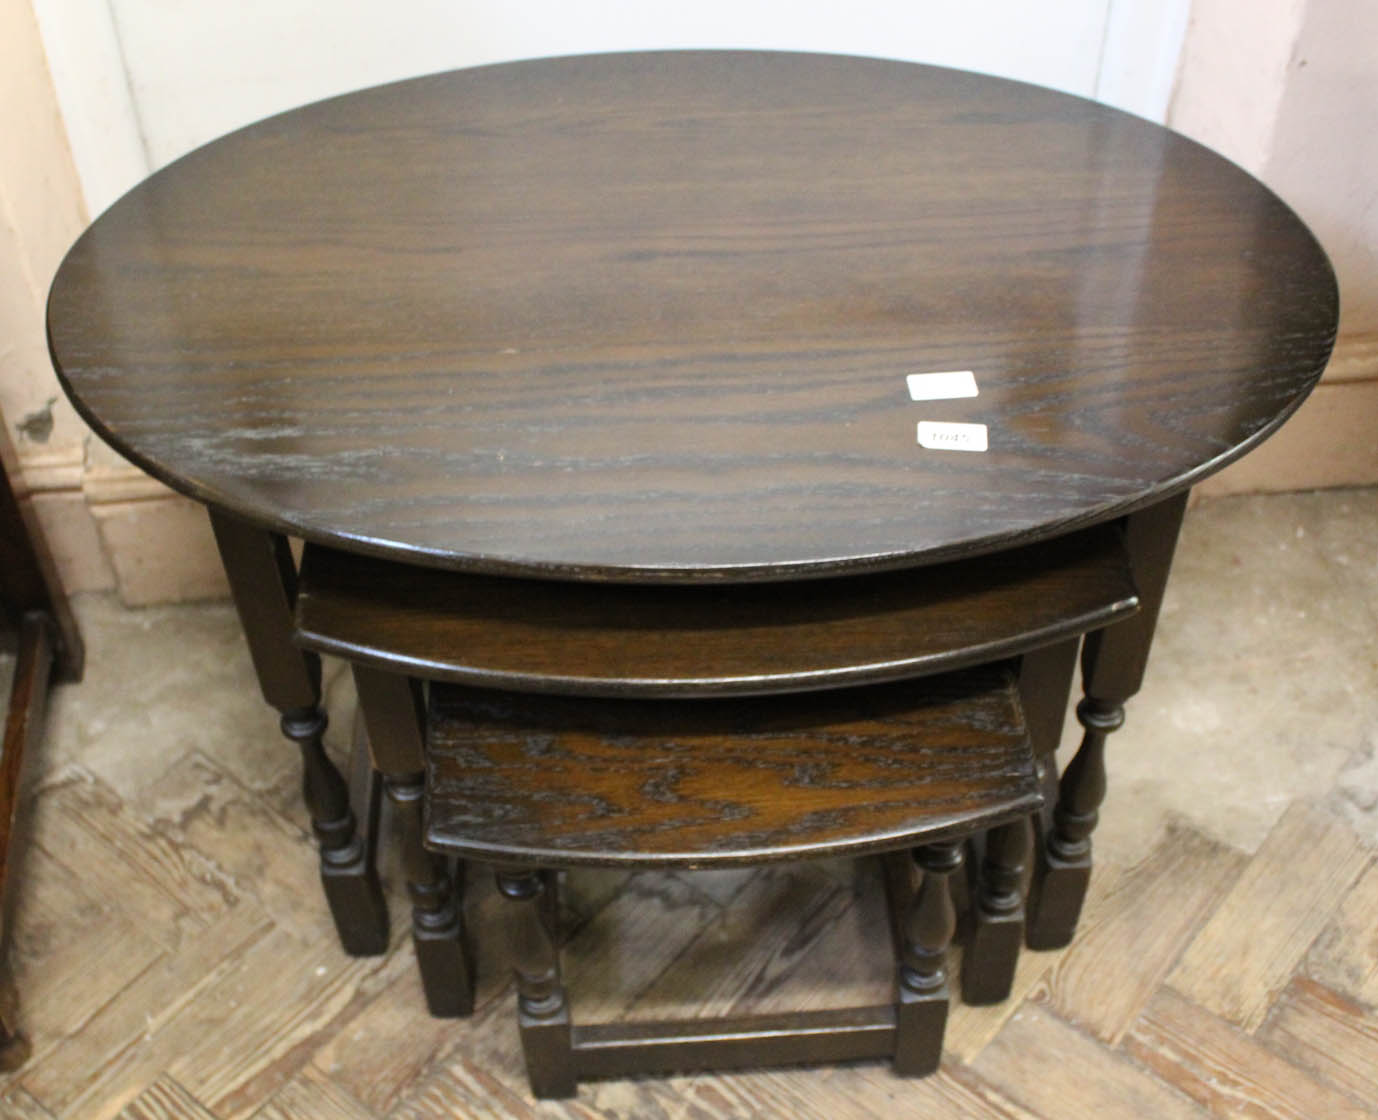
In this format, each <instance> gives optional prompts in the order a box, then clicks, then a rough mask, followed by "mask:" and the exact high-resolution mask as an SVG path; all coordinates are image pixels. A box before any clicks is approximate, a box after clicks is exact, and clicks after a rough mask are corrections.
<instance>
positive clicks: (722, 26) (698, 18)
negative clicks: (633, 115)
mask: <svg viewBox="0 0 1378 1120" xmlns="http://www.w3.org/2000/svg"><path fill="white" fill-rule="evenodd" d="M1189 4H1190V0H1054V2H1052V3H1041V4H1030V3H1028V0H982V2H980V3H974V4H953V3H951V2H950V0H948V2H940V0H851V2H850V3H847V4H839V3H836V2H835V0H790V2H788V3H784V2H781V0H696V2H695V3H692V4H686V3H684V2H683V0H673V2H671V0H598V2H596V3H588V2H584V3H580V2H577V0H525V2H523V3H520V4H516V3H510V2H509V3H500V2H497V0H392V2H390V3H387V4H380V3H377V2H376V0H333V2H332V3H330V4H328V5H323V4H321V3H319V0H317V2H307V0H239V2H238V3H234V4H202V3H191V2H182V3H175V2H173V0H34V7H35V10H36V11H37V13H38V16H39V22H40V25H41V26H42V29H43V34H44V38H45V41H46V42H47V44H48V51H49V60H50V65H51V67H52V70H53V74H54V79H55V82H56V85H57V88H58V93H59V100H60V102H61V105H62V108H63V113H64V115H65V117H66V119H67V122H68V131H69V134H70V136H71V142H72V148H73V153H74V156H75V159H76V164H77V167H78V170H79V172H80V175H81V179H82V183H83V187H84V189H85V191H86V197H87V201H88V204H89V206H90V208H91V211H92V213H93V214H94V213H98V212H99V211H100V210H103V209H104V208H105V207H106V206H108V205H109V204H110V203H111V202H112V201H114V199H115V198H116V197H118V196H119V195H120V194H121V193H123V192H124V191H125V190H127V189H128V188H129V187H131V186H133V185H134V184H135V183H136V182H138V180H139V179H140V178H142V177H143V176H144V175H145V174H147V173H148V172H149V171H150V170H153V169H155V168H157V167H160V166H162V165H163V164H165V163H167V162H169V161H170V160H172V159H174V158H176V157H177V156H179V155H181V154H183V153H184V152H186V151H188V150H190V149H191V148H194V147H196V146H197V145H199V144H203V143H205V142H206V141H208V140H211V139H213V138H215V137H216V136H219V135H221V134H222V133H224V132H227V131H229V130H230V129H233V128H236V127H238V126H240V125H243V124H246V123H248V122H249V121H252V120H255V119H258V118H260V117H263V116H266V115H268V114H270V113H275V112H278V111H280V110H282V109H286V108H289V107H291V106H294V105H299V104H302V103H304V102H308V101H313V100H316V99H317V98H321V97H325V96H329V95H331V94H336V93H341V92H344V91H346V90H350V89H357V88H361V87H363V86H368V85H373V84H376V83H379V82H385V81H391V80H393V79H396V78H402V77H409V76H412V75H415V74H423V73H427V72H430V71H435V70H445V69H450V68H452V67H457V66H473V65H479V64H482V63H489V62H499V61H507V60H510V59H516V58H529V57H537V56H541V55H552V54H577V53H584V52H591V51H607V50H632V49H641V48H666V47H756V48H776V49H791V50H808V51H835V52H841V53H851V54H863V55H878V56H883V57H891V58H904V59H913V60H916V61H922V62H932V63H938V64H942V65H947V66H956V67H962V68H966V69H973V70H982V71H986V72H989V73H995V74H1001V75H1004V76H1007V77H1014V78H1020V79H1023V80H1025V81H1030V82H1036V83H1039V84H1041V85H1047V86H1053V87H1055V88H1057V89H1062V90H1066V91H1069V92H1072V93H1077V94H1081V95H1083V96H1087V97H1100V98H1101V99H1102V100H1105V101H1107V102H1108V103H1110V104H1114V105H1118V106H1120V107H1122V108H1126V109H1129V110H1130V111H1133V112H1138V113H1140V114H1142V115H1144V116H1148V117H1150V118H1153V119H1157V120H1161V119H1162V118H1163V113H1164V112H1165V110H1166V106H1167V102H1168V95H1169V92H1170V90H1171V86H1172V81H1173V75H1174V73H1175V68H1176V61H1177V54H1178V50H1179V47H1180V43H1181V37H1182V30H1183V28H1184V27H1185V25H1186V12H1187V9H1188V7H1189Z"/></svg>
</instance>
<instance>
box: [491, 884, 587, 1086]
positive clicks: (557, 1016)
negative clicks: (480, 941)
mask: <svg viewBox="0 0 1378 1120" xmlns="http://www.w3.org/2000/svg"><path fill="white" fill-rule="evenodd" d="M497 884H498V891H499V893H501V894H502V896H503V897H504V898H506V899H509V900H510V901H511V902H512V903H513V904H514V905H513V907H512V909H513V910H514V911H515V912H514V913H513V914H512V958H513V967H514V970H515V972H516V981H517V1025H518V1028H519V1029H520V1031H521V1038H522V1053H523V1054H524V1055H525V1056H526V1072H527V1076H528V1077H529V1078H530V1079H531V1091H532V1093H534V1094H535V1095H536V1096H537V1097H541V1098H544V1099H549V1098H562V1097H572V1096H574V1094H575V1092H576V1091H577V1089H578V1077H577V1071H576V1069H575V1064H574V1050H573V1036H572V1028H571V1026H570V1019H569V999H568V997H567V996H566V994H565V988H564V981H563V979H562V978H561V976H560V943H559V936H558V932H557V930H556V928H555V923H556V921H557V911H558V897H557V895H556V892H555V884H556V878H555V874H554V872H548V871H534V870H526V869H513V870H499V871H498V872H497Z"/></svg>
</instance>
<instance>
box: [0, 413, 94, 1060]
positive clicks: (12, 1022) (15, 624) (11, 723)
mask: <svg viewBox="0 0 1378 1120" xmlns="http://www.w3.org/2000/svg"><path fill="white" fill-rule="evenodd" d="M22 479H23V476H22V475H21V473H20V471H19V463H18V459H17V456H16V455H15V452H14V448H13V445H12V444H11V443H10V438H9V432H8V429H7V427H6V425H5V421H4V418H3V417H2V416H0V612H3V615H4V621H5V622H6V623H7V624H8V625H9V626H10V627H11V628H13V629H16V630H17V631H18V635H19V640H18V652H17V657H16V659H15V667H14V681H13V684H12V685H11V688H10V697H9V707H8V708H7V709H6V715H5V730H4V739H3V745H2V746H0V954H3V953H6V952H7V951H8V944H7V940H6V939H7V937H8V932H9V920H8V912H7V910H8V906H7V900H8V897H9V894H10V880H11V871H12V869H14V868H16V866H17V864H18V863H19V856H20V853H19V852H18V851H17V850H16V845H15V839H16V837H15V834H16V832H17V831H19V829H18V823H19V807H20V805H19V794H20V784H21V779H22V774H23V766H24V760H25V758H26V757H28V756H30V755H32V753H33V750H34V748H35V747H36V746H37V744H38V740H39V737H40V736H41V735H42V731H43V715H44V711H45V708H46V706H47V698H48V684H49V680H50V677H51V676H53V675H55V676H56V677H57V679H60V680H73V681H74V680H80V678H81V671H82V663H83V659H84V649H83V646H82V641H81V634H80V632H79V631H78V630H77V625H76V619H75V617H74V616H73V614H72V609H71V605H70V604H69V603H68V601H67V596H66V593H65V592H64V591H63V588H62V581H61V580H60V578H59V577H58V574H57V566H56V565H55V564H54V563H53V559H52V556H51V555H50V553H49V552H48V548H47V543H46V542H45V540H44V538H43V533H42V530H41V527H40V526H39V524H38V518H37V515H36V514H35V512H34V510H33V508H32V506H31V505H30V503H29V502H27V501H26V500H24V492H23V490H22ZM18 1003H19V999H18V994H17V993H16V992H15V990H14V986H13V981H12V980H11V978H10V975H9V969H8V966H7V965H2V964H0V1070H12V1069H15V1068H17V1067H18V1066H20V1065H21V1064H23V1062H24V1061H25V1059H26V1058H27V1057H28V1054H29V1044H28V1042H27V1040H25V1038H24V1036H23V1035H22V1034H20V1033H19V1029H18Z"/></svg>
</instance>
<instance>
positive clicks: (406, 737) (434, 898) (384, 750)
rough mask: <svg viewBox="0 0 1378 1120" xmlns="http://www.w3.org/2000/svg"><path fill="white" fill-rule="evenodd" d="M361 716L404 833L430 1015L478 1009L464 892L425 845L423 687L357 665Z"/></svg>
mask: <svg viewBox="0 0 1378 1120" xmlns="http://www.w3.org/2000/svg"><path fill="white" fill-rule="evenodd" d="M354 683H355V685H356V686H357V687H358V690H359V711H360V712H361V713H362V715H363V720H364V726H365V728H366V730H367V732H368V742H369V751H370V753H371V754H372V757H373V766H374V769H376V770H377V771H379V772H380V773H381V774H382V775H383V790H384V792H385V794H386V796H387V799H388V803H389V804H390V805H391V806H392V809H393V812H394V814H395V815H396V818H397V821H398V823H399V824H400V826H401V829H402V861H403V865H404V867H405V868H406V876H407V892H408V893H409V894H410V895H411V900H412V943H413V944H414V945H415V946H416V963H417V967H418V968H419V969H420V970H421V984H422V987H423V988H424V989H425V992H426V1004H427V1006H428V1007H429V1008H430V1011H431V1014H432V1015H438V1016H445V1017H457V1016H462V1015H468V1014H469V1013H470V1012H471V1011H473V1009H474V966H473V960H472V954H471V950H470V947H469V939H468V937H467V936H466V935H465V929H464V919H463V913H462V910H461V905H460V904H461V891H460V889H459V883H458V881H457V878H456V877H454V876H452V875H451V874H450V866H449V860H448V859H447V858H446V857H445V856H443V855H440V854H439V853H437V852H431V851H428V850H427V849H426V848H425V846H424V845H423V843H422V840H423V836H422V826H421V807H422V801H423V800H424V796H425V790H426V773H425V769H426V756H425V730H424V728H425V723H424V717H423V712H424V710H425V708H424V704H423V702H422V698H421V685H420V682H419V681H416V680H413V679H411V678H409V677H404V676H400V675H398V674H396V673H385V672H380V671H379V670H377V669H369V668H367V667H365V666H363V665H355V666H354Z"/></svg>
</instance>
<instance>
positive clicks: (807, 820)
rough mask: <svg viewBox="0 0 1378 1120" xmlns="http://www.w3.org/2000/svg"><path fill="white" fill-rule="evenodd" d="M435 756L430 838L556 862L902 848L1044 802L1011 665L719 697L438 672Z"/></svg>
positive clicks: (463, 848) (717, 859) (448, 845)
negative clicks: (475, 682)
mask: <svg viewBox="0 0 1378 1120" xmlns="http://www.w3.org/2000/svg"><path fill="white" fill-rule="evenodd" d="M667 729H671V730H667ZM426 762H427V781H426V797H427V801H426V810H427V813H426V816H427V828H426V842H427V844H428V846H430V847H432V848H435V849H438V850H442V851H449V852H452V853H457V854H462V855H464V856H466V857H472V858H478V859H485V860H488V861H490V862H498V863H502V862H525V863H537V864H541V865H542V866H553V867H562V866H569V865H576V864H594V865H597V864H604V865H616V864H623V865H635V864H649V865H654V866H660V865H664V866H708V865H713V864H728V863H734V862H747V863H757V862H765V861H769V860H783V859H808V858H821V857H823V856H827V855H832V854H838V853H853V852H864V851H878V850H883V849H886V848H902V847H909V846H912V845H913V844H914V843H916V842H923V841H927V840H938V839H942V838H945V837H950V836H952V835H963V834H964V833H967V832H971V831H973V830H974V829H976V828H980V827H985V826H986V825H989V824H995V823H999V822H1000V821H1003V820H1009V819H1012V818H1014V817H1015V816H1018V815H1019V814H1020V813H1029V812H1031V811H1032V810H1033V809H1035V808H1036V807H1037V806H1038V804H1039V803H1040V798H1039V793H1038V786H1037V781H1036V779H1035V777H1034V772H1033V756H1032V753H1031V751H1030V748H1029V742H1028V735H1027V732H1026V731H1025V728H1024V724H1023V720H1022V718H1021V716H1020V711H1019V702H1018V698H1017V696H1016V692H1015V684H1014V679H1013V675H1012V674H1011V673H1010V672H1009V671H1008V670H1007V668H1006V667H1001V666H996V667H994V668H985V669H972V670H967V671H965V672H962V673H955V674H949V675H946V676H943V677H936V678H929V679H927V680H924V681H919V682H914V681H905V682H901V683H899V684H889V685H873V686H871V687H869V688H864V689H845V690H834V691H832V692H825V693H805V694H802V695H796V696H788V697H765V698H755V697H752V698H744V699H726V700H714V701H694V700H680V701H672V700H655V701H652V700H646V701H640V700H604V699H586V698H582V697H545V696H543V697H531V696H527V695H521V694H514V693H503V692H494V691H487V690H481V689H468V688H459V687H456V686H454V685H434V686H432V689H431V701H430V726H429V733H428V738H427V759H426Z"/></svg>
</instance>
